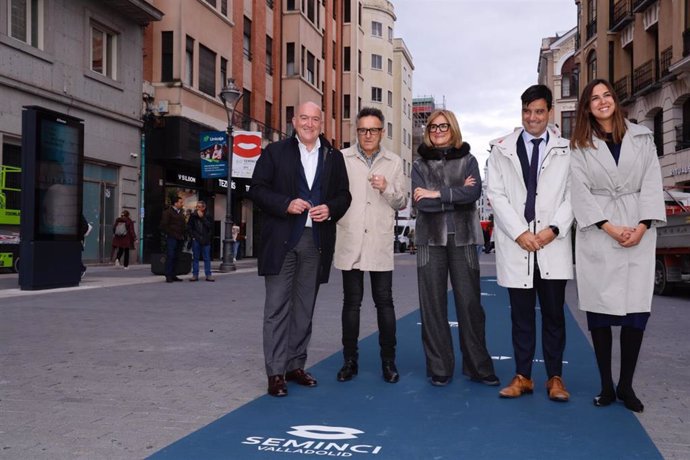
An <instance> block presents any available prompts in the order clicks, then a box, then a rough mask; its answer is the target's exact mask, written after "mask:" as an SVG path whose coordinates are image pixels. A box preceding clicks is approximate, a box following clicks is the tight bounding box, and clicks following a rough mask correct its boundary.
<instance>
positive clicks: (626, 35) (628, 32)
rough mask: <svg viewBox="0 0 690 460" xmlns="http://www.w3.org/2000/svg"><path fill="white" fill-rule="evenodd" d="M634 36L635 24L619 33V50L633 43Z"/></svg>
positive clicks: (629, 25) (632, 23)
mask: <svg viewBox="0 0 690 460" xmlns="http://www.w3.org/2000/svg"><path fill="white" fill-rule="evenodd" d="M634 36H635V23H634V22H631V23H630V24H628V25H627V26H625V28H624V29H623V30H622V31H621V33H620V39H621V48H623V49H625V48H626V47H627V46H628V45H631V44H632V42H633V37H634Z"/></svg>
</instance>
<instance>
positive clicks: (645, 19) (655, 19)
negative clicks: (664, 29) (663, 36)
mask: <svg viewBox="0 0 690 460" xmlns="http://www.w3.org/2000/svg"><path fill="white" fill-rule="evenodd" d="M642 26H643V27H644V30H646V31H650V30H654V29H656V28H657V27H659V2H656V3H655V4H654V5H653V6H652V7H651V8H647V9H646V10H644V12H643V13H642Z"/></svg>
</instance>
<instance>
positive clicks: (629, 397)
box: [616, 387, 644, 412]
mask: <svg viewBox="0 0 690 460" xmlns="http://www.w3.org/2000/svg"><path fill="white" fill-rule="evenodd" d="M616 396H618V399H620V400H621V401H623V404H625V407H626V408H628V409H629V410H631V411H633V412H642V411H644V404H642V401H640V400H639V399H638V398H637V396H636V395H635V392H634V391H633V389H632V388H627V389H621V387H618V388H616Z"/></svg>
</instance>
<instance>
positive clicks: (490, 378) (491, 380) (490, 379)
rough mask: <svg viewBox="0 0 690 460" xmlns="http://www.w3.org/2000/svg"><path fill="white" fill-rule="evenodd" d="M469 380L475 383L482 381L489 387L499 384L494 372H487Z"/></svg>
mask: <svg viewBox="0 0 690 460" xmlns="http://www.w3.org/2000/svg"><path fill="white" fill-rule="evenodd" d="M470 380H472V381H473V382H477V383H483V384H484V385H488V386H490V387H495V386H498V385H500V384H501V381H500V380H498V377H496V375H495V374H489V375H487V376H486V377H472V378H470Z"/></svg>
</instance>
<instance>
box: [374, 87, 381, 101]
mask: <svg viewBox="0 0 690 460" xmlns="http://www.w3.org/2000/svg"><path fill="white" fill-rule="evenodd" d="M382 93H383V90H382V89H381V88H377V87H376V86H372V87H371V100H372V101H374V102H381V101H382V100H383V96H382Z"/></svg>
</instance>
